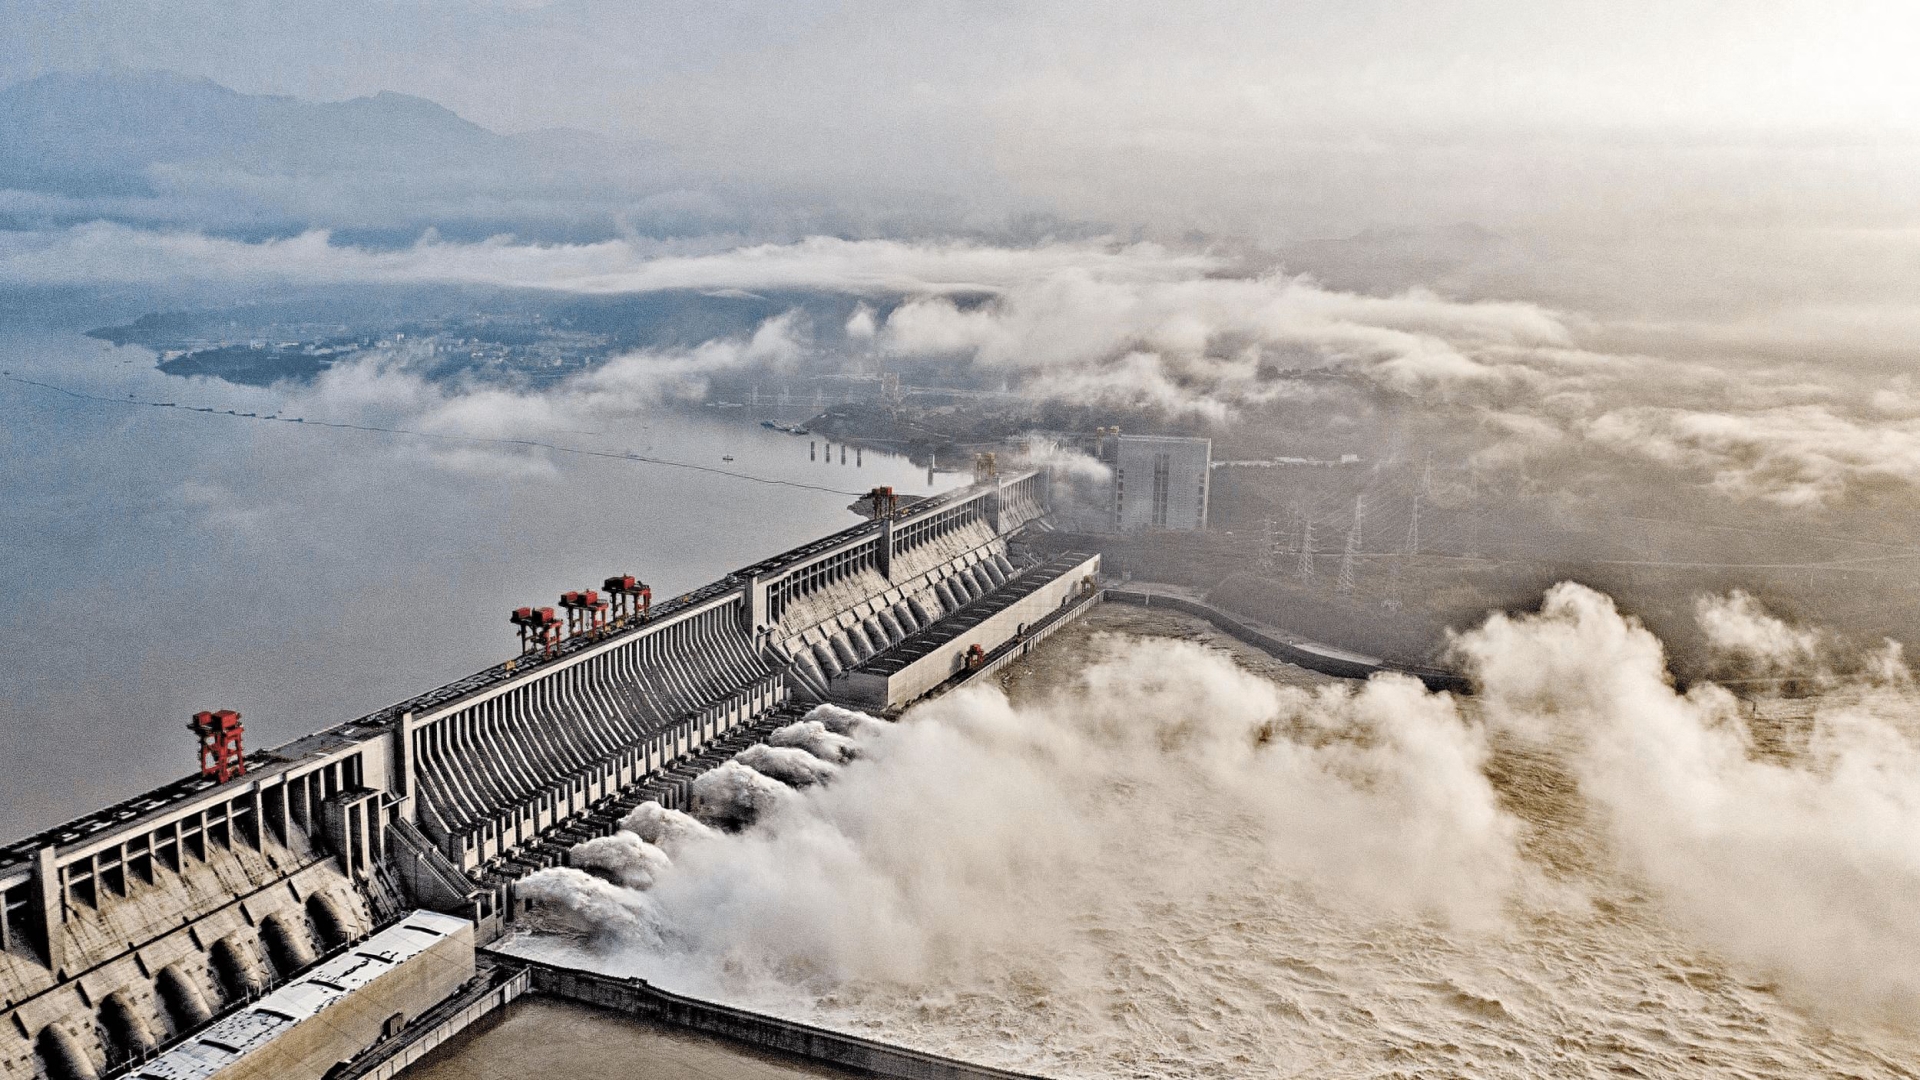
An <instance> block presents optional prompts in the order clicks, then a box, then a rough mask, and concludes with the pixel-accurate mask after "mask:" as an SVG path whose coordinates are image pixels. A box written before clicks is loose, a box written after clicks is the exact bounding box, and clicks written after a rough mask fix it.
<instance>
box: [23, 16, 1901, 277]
mask: <svg viewBox="0 0 1920 1080" xmlns="http://www.w3.org/2000/svg"><path fill="white" fill-rule="evenodd" d="M0 28H4V29H0V81H12V80H16V79H20V78H24V77H29V76H32V75H35V74H38V73H41V72H44V71H47V70H55V69H65V70H76V69H87V68H91V67H94V66H97V65H100V64H103V63H113V64H124V65H131V66H135V67H157V68H169V69H174V70H179V71H184V72H188V73H193V74H201V75H205V76H208V77H210V78H213V79H215V80H217V81H219V82H222V83H224V84H226V85H229V86H232V87H234V88H235V89H239V90H243V91H249V92H273V93H287V94H296V95H300V96H303V97H314V98H323V99H334V98H345V97H350V96H355V95H362V94H368V93H372V92H375V91H378V90H383V89H385V90H398V91H404V92H408V93H413V94H418V95H421V96H424V97H428V98H431V99H433V100H435V101H438V102H440V103H442V104H444V105H447V106H448V107H450V108H453V109H454V110H456V111H458V112H459V113H461V114H462V115H463V116H466V117H468V118H470V119H472V120H475V121H477V122H479V123H481V124H484V125H487V126H490V127H493V128H495V129H496V130H500V131H505V132H515V131H525V130H531V129H537V128H544V127H553V126H566V127H573V128H581V129H586V130H591V131H596V132H601V133H605V134H608V135H613V136H618V137H644V138H648V139H652V140H656V141H658V142H660V143H662V144H664V145H665V146H667V147H668V148H670V149H671V150H672V151H673V152H674V153H676V154H677V155H679V156H681V157H682V158H683V159H684V160H686V161H687V162H689V163H691V164H694V165H696V166H701V167H704V168H708V169H711V170H713V171H714V172H716V173H718V174H721V175H725V176H730V177H736V178H749V179H751V180H752V181H754V182H756V183H761V184H768V185H789V186H798V187H800V188H811V187H815V186H818V187H823V188H828V187H830V188H835V189H838V190H841V191H842V192H843V193H844V192H845V191H846V190H847V189H848V188H853V189H857V190H858V191H860V192H865V193H868V196H869V197H871V198H875V199H892V200H902V199H910V198H912V197H913V196H915V195H916V194H919V195H926V196H931V197H934V198H937V199H939V200H941V201H942V202H943V203H951V201H952V200H953V198H954V197H956V196H959V197H960V198H961V201H962V203H963V204H964V205H965V207H966V208H967V209H968V210H970V211H972V212H980V213H988V212H991V213H1005V212H1022V211H1040V212H1045V213H1051V214H1057V215H1060V216H1062V217H1065V218H1069V219H1075V220H1088V219H1090V220H1098V221H1103V222H1111V223H1117V224H1121V225H1127V226H1136V227H1147V228H1154V229H1160V230H1168V231H1173V232H1178V231H1179V230H1183V229H1190V228H1192V229H1203V230H1207V231H1209V232H1213V233H1221V234H1237V235H1247V236H1252V237H1256V238H1260V239H1266V240H1273V239H1290V238H1297V237H1300V236H1312V235H1344V234H1345V233H1347V232H1351V231H1355V230H1356V229H1358V228H1364V227H1368V226H1371V225H1379V224H1389V225H1392V224H1413V225H1419V224H1432V223H1436V222H1449V221H1454V220H1475V221H1480V222H1482V223H1485V224H1489V225H1491V226H1494V227H1499V228H1529V229H1550V230H1554V231H1561V232H1566V231H1579V232H1600V233H1608V232H1612V231H1617V230H1618V229H1619V228H1621V227H1622V223H1624V222H1645V221H1647V220H1649V219H1653V220H1657V221H1661V222H1664V223H1666V224H1667V225H1668V227H1672V228H1703V227H1711V228H1750V227H1754V226H1756V225H1757V226H1766V227H1777V226H1779V225H1781V224H1792V225H1794V226H1797V227H1806V226H1817V227H1821V228H1861V227H1882V226H1887V225H1896V224H1897V225H1907V224H1911V223H1913V222H1912V217H1911V213H1912V206H1913V205H1914V200H1912V199H1911V198H1910V197H1909V188H1910V184H1909V183H1908V178H1909V177H1911V176H1912V175H1914V172H1913V169H1912V166H1913V165H1914V161H1913V157H1914V139H1915V136H1916V133H1920V78H1916V77H1915V76H1914V74H1913V68H1912V63H1911V58H1912V57H1913V56H1914V55H1916V54H1920V9H1917V8H1915V7H1914V6H1913V5H1911V4H1908V3H1899V2H1892V0H1853V2H1846V3H1811V2H1784V0H1672V2H1666V3H1659V4H1652V3H1620V2H1604V3H1603V2H1563V0H1487V2H1478V3H1463V2H1459V0H1423V2H1418V3H1414V2H1408V0H1339V2H1322V0H1315V2H1294V3H1274V2H1265V3H1227V2H1222V3H1205V4H1180V5H1169V4H1164V3H1151V4H1150V3H1133V2H1125V3H1103V4H1097V5H1094V4H1071V5H1068V4H1058V3H1044V2H1033V3H1019V4H1010V3H1005V4H1003V3H992V4H965V5H955V4H932V3H827V2H820V0H786V2H781V3H768V4H752V3H724V2H716V3H701V4H681V3H656V2H618V3H612V2H605V3H603V2H596V0H560V2H555V3H546V4H542V3H536V2H508V0H414V2H404V3H402V2H375V0H345V2H342V3H336V4H327V5H293V4H285V3H271V2H262V0H218V2H214V0H167V2H165V3H161V2H152V0H119V2H115V3H99V2H88V0H0Z"/></svg>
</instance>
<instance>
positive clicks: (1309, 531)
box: [1299, 514, 1313, 578]
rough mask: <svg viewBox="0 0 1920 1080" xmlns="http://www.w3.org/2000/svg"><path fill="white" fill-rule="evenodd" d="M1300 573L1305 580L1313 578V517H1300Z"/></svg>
mask: <svg viewBox="0 0 1920 1080" xmlns="http://www.w3.org/2000/svg"><path fill="white" fill-rule="evenodd" d="M1299 573H1300V576H1301V577H1303V578H1310V577H1312V576H1313V516H1312V515H1310V514H1302V515H1301V516H1300V563H1299Z"/></svg>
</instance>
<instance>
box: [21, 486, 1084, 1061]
mask: <svg viewBox="0 0 1920 1080" xmlns="http://www.w3.org/2000/svg"><path fill="white" fill-rule="evenodd" d="M988 472H989V473H990V472H991V471H990V470H989V471H988ZM1047 495H1048V489H1047V477H1046V475H1045V474H1044V473H1043V472H1035V471H1023V472H1015V473H1010V474H1007V475H990V474H988V475H981V476H978V477H976V482H975V483H974V484H973V485H971V486H969V487H967V488H964V489H961V490H959V491H956V492H952V493H950V494H947V495H943V496H938V497H935V498H930V499H926V500H923V501H920V502H916V503H913V504H912V505H908V506H898V505H896V504H895V503H894V502H893V500H892V499H891V498H890V495H889V494H887V493H884V492H876V493H875V494H874V496H872V497H871V498H870V499H869V500H868V501H869V502H870V503H871V506H872V511H871V514H870V519H869V520H867V521H864V522H862V523H860V524H857V525H854V526H852V527H850V528H848V529H845V530H842V531H840V532H837V533H834V534H832V535H830V536H826V537H823V538H821V539H819V540H816V541H813V542H811V543H808V544H805V545H803V546H801V547H798V548H795V549H793V550H791V551H787V552H783V553H781V554H779V555H775V556H773V557H771V558H768V559H765V560H763V561H761V562H758V563H755V564H753V565H752V566H748V567H745V568H743V569H740V570H738V571H735V572H734V573H731V574H728V575H727V576H725V577H724V578H722V579H720V580H718V581H715V582H713V583H711V584H709V585H706V586H703V587H701V588H698V589H694V590H692V591H691V592H688V593H685V594H684V595H681V596H677V597H674V598H671V599H668V600H664V601H663V602H661V603H657V604H655V603H652V602H651V599H652V598H651V594H650V593H649V592H648V591H647V589H646V587H645V586H644V585H643V584H641V583H639V582H637V581H635V580H634V579H632V578H630V577H617V578H610V579H609V580H608V581H607V583H606V586H605V587H604V590H585V591H581V592H576V593H567V594H565V595H564V596H563V597H562V598H561V602H560V605H559V607H560V608H561V609H562V611H563V612H564V614H563V615H561V614H556V613H555V612H554V610H553V609H550V608H542V609H531V608H528V609H521V610H520V611H518V612H515V613H514V616H513V623H514V625H515V626H517V627H519V630H520V635H521V639H522V646H523V647H522V652H521V654H520V655H519V656H516V657H514V658H513V659H511V660H509V661H507V662H504V663H501V664H498V665H495V666H492V667H489V668H487V669H486V670H484V671H480V672H478V673H475V674H473V675H471V676H468V677H467V678H464V679H461V680H458V681H456V682H453V683H450V684H448V685H446V686H442V687H439V688H438V689H435V690H431V691H429V692H427V693H425V694H422V695H420V696H418V697H415V698H413V699H410V700H408V701H403V702H400V703H398V704H395V705H391V706H388V707H386V708H383V709H380V710H378V711H376V712H374V713H372V714H370V715H367V716H363V717H360V718H358V719H354V720H350V721H347V722H345V723H340V724H337V725H335V726H332V727H328V728H326V729H324V730H321V731H318V732H315V733H314V734H311V735H308V736H305V737H304V738H300V739H296V740H294V741H292V742H290V743H287V744H285V745H283V746H279V747H275V748H272V749H269V750H251V751H248V750H243V749H242V744H241V739H242V737H243V729H242V727H241V724H240V718H239V717H238V716H237V715H236V714H233V713H231V712H219V713H203V714H199V715H198V716H196V717H195V719H194V723H193V724H192V725H190V726H192V727H193V729H194V730H195V731H196V732H197V733H199V734H200V735H201V738H202V751H201V754H202V756H201V760H202V765H203V768H202V771H201V772H200V773H198V774H195V775H192V776H188V777H185V778H183V779H181V780H178V781H176V782H174V783H171V784H168V785H166V786H164V787H161V788H158V789H156V790H153V791H149V792H146V793H144V794H141V795H138V796H135V797H133V798H129V799H127V800H126V801H124V802H121V803H118V804H116V805H113V806H110V807H107V808H105V809H103V810H100V811H97V812H95V813H92V814H88V815H86V816H84V817H81V818H79V819H76V820H73V821H69V822H67V823H65V824H62V825H60V826H58V827H56V828H52V829H48V830H46V831H44V832H41V833H38V834H36V835H33V836H29V837H26V838H24V839H20V840H18V841H15V842H13V843H10V844H7V845H6V846H5V847H0V1014H4V1016H3V1017H0V1080H29V1078H33V1080H39V1078H46V1080H94V1078H100V1077H114V1076H127V1077H147V1078H151V1080H172V1078H184V1077H194V1078H214V1077H219V1078H226V1077H240V1076H253V1075H273V1076H276V1077H309V1076H310V1077H313V1078H315V1080H318V1078H320V1077H323V1076H325V1077H354V1076H362V1075H367V1076H374V1075H378V1076H388V1075H391V1074H392V1072H393V1071H395V1070H397V1069H398V1068H399V1067H401V1066H402V1065H404V1063H405V1062H406V1061H410V1060H412V1058H411V1057H409V1056H407V1055H405V1054H399V1053H397V1051H396V1049H395V1048H398V1047H402V1046H405V1045H407V1044H408V1043H409V1042H410V1041H411V1042H414V1043H419V1044H421V1045H430V1044H431V1042H432V1041H437V1039H439V1038H441V1037H444V1035H445V1033H446V1032H448V1031H450V1030H457V1026H458V1025H459V1024H463V1023H464V1022H465V1019H462V1018H468V1019H470V1018H471V1017H472V1016H473V1015H477V1012H478V1011H484V1007H485V1006H486V1003H487V1002H498V1001H502V1000H505V999H506V997H507V996H510V995H511V994H512V993H517V992H518V990H515V989H514V987H515V986H521V987H524V986H525V985H526V977H525V975H524V973H522V974H521V976H520V977H519V978H520V982H518V983H510V981H509V977H508V975H507V974H505V973H502V972H499V971H493V970H491V969H489V968H488V966H487V965H486V963H485V962H484V960H480V961H476V953H477V948H478V947H479V946H482V945H485V944H486V943H487V942H489V941H491V940H493V939H495V938H497V937H499V936H500V935H501V934H502V933H504V932H505V930H506V929H507V927H508V925H509V924H510V923H511V922H512V921H513V918H514V902H513V890H514V884H515V882H516V881H518V880H519V879H520V878H522V877H523V876H525V875H526V874H528V873H531V872H533V871H534V870H537V869H540V868H544V867H549V866H555V865H561V864H563V863H564V862H565V860H566V856H567V852H568V851H569V850H570V849H571V848H572V846H573V845H574V844H577V843H580V842H583V841H585V840H587V839H591V838H593V837H596V836H603V835H606V834H608V833H610V832H612V831H613V829H614V827H615V823H616V822H618V821H619V820H620V818H621V817H622V816H623V815H625V814H626V813H627V812H629V811H631V810H632V809H633V808H634V807H635V806H637V805H639V804H640V803H642V802H646V801H655V802H660V803H662V804H664V805H666V806H669V807H673V806H678V805H680V804H682V803H683V802H684V801H685V799H686V798H687V792H688V790H689V785H690V783H691V781H692V779H693V778H694V777H696V776H698V775H699V774H700V773H701V772H703V771H705V769H706V768H709V767H711V766H713V765H715V764H717V763H719V762H721V761H725V760H727V759H728V758H729V757H730V756H731V755H732V754H734V753H737V752H739V751H741V750H742V749H744V748H746V747H748V746H750V745H752V744H753V743H755V742H756V741H759V740H762V739H764V738H766V737H767V736H768V735H769V734H770V733H772V732H773V731H774V730H776V729H777V728H779V727H781V726H783V725H785V724H789V723H792V722H793V721H795V720H797V719H799V718H800V717H802V716H803V715H805V714H806V713H807V712H808V711H809V710H810V709H812V708H814V707H815V706H817V705H819V704H822V703H835V704H841V705H845V706H848V707H852V708H857V709H861V710H864V711H867V712H870V713H875V714H888V713H894V714H897V712H898V710H900V709H901V708H903V707H905V706H906V705H908V704H910V703H912V702H913V701H915V700H918V699H920V698H923V697H925V696H927V695H930V694H935V693H939V692H941V691H943V690H945V689H948V688H951V687H952V686H955V685H958V684H960V683H963V682H965V681H966V680H968V679H971V678H978V677H980V676H982V675H983V674H986V673H989V672H991V671H993V670H995V669H996V668H998V667H999V666H1001V665H1003V664H1005V663H1007V662H1009V661H1010V660H1012V659H1014V658H1016V657H1017V656H1019V655H1021V654H1023V653H1024V651H1025V650H1026V649H1027V648H1030V647H1031V645H1032V644H1033V643H1034V642H1036V641H1038V640H1039V639H1041V638H1042V637H1044V636H1045V635H1046V634H1048V633H1049V632H1051V631H1052V630H1053V629H1054V628H1056V627H1057V626H1060V625H1064V624H1065V623H1066V622H1067V621H1069V620H1071V619H1072V618H1073V617H1075V616H1076V615H1077V614H1079V613H1080V612H1082V611H1084V610H1086V609H1087V608H1088V607H1089V606H1090V605H1092V604H1094V603H1096V602H1098V600H1099V599H1100V595H1101V594H1100V593H1099V591H1098V589H1097V587H1096V584H1095V583H1096V579H1097V575H1098V572H1099V559H1098V557H1097V556H1092V555H1067V556H1054V557H1052V558H1044V559H1043V558H1039V557H1036V556H1029V555H1024V554H1023V553H1022V552H1023V548H1022V546H1021V545H1020V543H1019V537H1020V535H1021V533H1022V532H1023V531H1024V530H1028V529H1031V528H1036V527H1038V528H1044V527H1045V517H1046V514H1047ZM323 1010H324V1016H322V1015H321V1014H322V1011H323ZM316 1017H319V1019H317V1020H316V1019H315V1018H316ZM449 1025H453V1026H449ZM422 1039H426V1040H428V1041H427V1042H426V1043H420V1040H422ZM381 1048H385V1049H381ZM420 1052H424V1051H420Z"/></svg>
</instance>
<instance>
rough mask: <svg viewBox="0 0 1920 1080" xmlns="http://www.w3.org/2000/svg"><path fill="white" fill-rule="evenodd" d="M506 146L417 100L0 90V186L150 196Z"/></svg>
mask: <svg viewBox="0 0 1920 1080" xmlns="http://www.w3.org/2000/svg"><path fill="white" fill-rule="evenodd" d="M517 155H518V147H517V146H516V144H515V142H514V140H511V139H507V138H503V137H502V136H499V135H496V134H494V133H493V132H491V131H488V130H487V129H485V128H483V127H481V126H480V125H478V124H474V123H471V122H469V121H466V120H463V119H461V118H460V117H459V116H457V115H455V114H454V113H452V112H451V111H449V110H447V109H444V108H442V107H440V106H439V105H436V104H434V103H433V102H431V101H427V100H425V99H423V98H417V97H410V96H408V95H406V94H395V93H380V94H376V95H374V96H372V97H364V98H354V99H353V100H351V101H339V102H317V101H301V100H299V99H297V98H290V97H278V96H267V95H257V94H242V93H238V92H236V91H233V90H229V89H227V88H226V87H224V86H221V85H219V84H218V83H215V82H211V81H209V80H207V79H199V78H191V77H188V76H185V75H176V74H173V73H171V72H159V71H127V70H113V69H108V70H102V71H97V72H92V73H88V74H66V73H58V74H50V75H43V76H41V77H39V78H37V79H32V80H29V81H27V82H23V83H18V84H16V85H14V86H10V87H7V88H6V89H4V90H0V184H4V185H5V186H8V187H14V188H24V189H27V190H35V191H49V192H57V193H61V194H68V195H78V196H88V195H98V194H106V193H117V194H150V193H153V191H154V189H155V188H156V186H161V187H164V186H165V180H166V178H165V175H164V172H165V170H166V169H167V168H168V167H189V168H206V167H214V168H220V169H227V170H243V171H246V172H256V173H266V174H313V173H327V172H334V171H338V170H340V169H343V168H352V169H360V170H365V169H373V170H376V171H388V170H397V169H403V168H408V169H410V168H418V167H419V166H420V165H422V164H423V163H432V164H434V165H437V166H466V167H472V166H487V165H492V164H498V163H500V161H501V159H502V158H503V157H508V158H510V157H515V156H517Z"/></svg>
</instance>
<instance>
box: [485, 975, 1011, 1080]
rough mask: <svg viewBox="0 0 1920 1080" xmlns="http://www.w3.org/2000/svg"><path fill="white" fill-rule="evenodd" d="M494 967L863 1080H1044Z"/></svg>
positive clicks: (550, 988)
mask: <svg viewBox="0 0 1920 1080" xmlns="http://www.w3.org/2000/svg"><path fill="white" fill-rule="evenodd" d="M499 962H500V963H502V964H509V965H521V966H523V967H524V969H525V970H526V971H527V973H528V975H529V976H530V978H531V983H532V989H533V990H534V991H535V992H537V993H542V994H547V995H550V996H553V997H559V998H565V999H567V1000H569V1001H577V1002H580V1003H582V1004H585V1005H594V1006H597V1007H599V1008H602V1009H608V1010H611V1011H613V1012H619V1013H625V1014H627V1015H629V1016H640V1017H645V1018H647V1019H649V1020H658V1021H661V1022H663V1023H668V1024H673V1025H675V1026H678V1027H684V1028H689V1029H691V1030H694V1031H701V1032H705V1033H707V1034H709V1035H719V1036H721V1037H723V1038H728V1039H733V1040H735V1041H738V1042H742V1043H746V1044H747V1045H749V1046H755V1047H759V1048H760V1049H762V1050H774V1051H778V1052H780V1053H783V1054H792V1055H795V1056H797V1057H803V1058H806V1059H808V1060H810V1061H823V1062H827V1063H828V1064H832V1065H838V1066H841V1067H842V1068H846V1069H852V1070H856V1071H858V1072H862V1073H865V1074H867V1075H869V1076H883V1077H894V1078H898V1080H1044V1078H1042V1077H1040V1076H1038V1075H1037V1074H1034V1073H1022V1072H1013V1071H1010V1070H1007V1069H996V1068H993V1067H991V1066H987V1065H974V1064H971V1063H969V1062H965V1061H960V1060H958V1059H955V1058H950V1057H942V1056H941V1055H939V1054H929V1053H926V1052H925V1051H921V1050H911V1049H908V1048H906V1047H902V1046H891V1045H889V1044H887V1043H882V1042H875V1041H874V1040H872V1039H863V1038H861V1037H859V1036H858V1035H849V1034H846V1033H845V1032H839V1031H833V1030H831V1029H829V1028H821V1027H814V1026H813V1025H811V1024H802V1023H799V1022H798V1021H794V1020H783V1019H781V1018H779V1017H777V1016H767V1015H765V1014H762V1013H755V1012H748V1011H747V1010H745V1009H736V1008H733V1007H732V1006H730V1005H721V1004H719V1003H717V1002H712V1001H703V1000H701V999H699V998H691V997H686V996H685V995H682V994H675V993H672V992H671V991H667V990H662V989H660V988H659V987H657V986H654V985H653V984H651V983H649V982H647V981H646V980H645V979H622V978H617V977H615V976H612V975H600V974H597V973H594V972H590V971H579V970H576V969H573V968H563V967H556V966H554V965H552V964H544V963H541V962H539V961H537V960H526V959H522V958H520V957H515V956H504V955H503V956H501V957H500V958H499Z"/></svg>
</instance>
